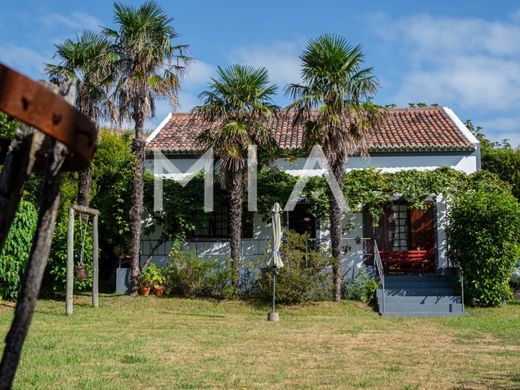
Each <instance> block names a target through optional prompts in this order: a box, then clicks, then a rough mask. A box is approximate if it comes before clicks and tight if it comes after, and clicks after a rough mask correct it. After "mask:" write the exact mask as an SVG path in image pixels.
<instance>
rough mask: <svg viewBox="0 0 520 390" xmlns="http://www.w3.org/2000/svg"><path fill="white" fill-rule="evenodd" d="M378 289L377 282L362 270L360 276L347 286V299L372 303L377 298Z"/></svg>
mask: <svg viewBox="0 0 520 390" xmlns="http://www.w3.org/2000/svg"><path fill="white" fill-rule="evenodd" d="M377 287H378V285H377V282H376V281H375V280H374V279H372V278H370V277H369V276H368V275H367V273H366V271H365V270H364V269H363V268H361V270H360V271H359V275H358V276H357V277H356V278H355V279H354V280H353V281H351V282H349V283H347V285H346V286H345V298H346V299H350V300H353V301H361V302H365V303H370V302H372V301H373V300H374V298H375V296H376V291H377Z"/></svg>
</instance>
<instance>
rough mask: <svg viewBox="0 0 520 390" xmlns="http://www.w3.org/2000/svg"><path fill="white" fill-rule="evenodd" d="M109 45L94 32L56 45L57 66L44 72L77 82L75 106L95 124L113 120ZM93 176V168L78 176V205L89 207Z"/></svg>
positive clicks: (54, 65)
mask: <svg viewBox="0 0 520 390" xmlns="http://www.w3.org/2000/svg"><path fill="white" fill-rule="evenodd" d="M110 47H111V43H110V41H109V40H108V39H107V38H106V37H105V36H102V35H99V34H96V33H94V32H92V31H85V32H83V33H82V34H81V35H80V36H78V37H76V40H72V39H67V40H66V41H65V42H63V43H62V44H58V45H56V53H55V55H54V57H57V58H58V63H57V64H47V65H46V68H45V71H46V73H47V75H48V76H49V77H50V78H51V80H52V81H54V82H62V81H63V80H64V79H65V78H72V79H74V80H77V81H78V95H77V97H76V106H77V107H78V108H79V110H80V111H81V112H83V113H84V114H85V115H87V116H89V117H90V118H91V119H92V120H93V121H94V122H95V123H98V122H99V121H100V120H101V119H103V118H107V117H108V116H110V114H111V112H110V108H111V104H110V100H109V99H108V92H109V87H110V84H111V82H112V81H113V76H112V75H113V66H114V62H115V59H116V57H115V54H114V53H113V52H111V50H110ZM91 181H92V172H91V169H90V167H87V168H85V169H84V170H82V171H81V172H79V180H78V198H77V202H78V204H80V205H82V206H88V204H89V201H90V187H91Z"/></svg>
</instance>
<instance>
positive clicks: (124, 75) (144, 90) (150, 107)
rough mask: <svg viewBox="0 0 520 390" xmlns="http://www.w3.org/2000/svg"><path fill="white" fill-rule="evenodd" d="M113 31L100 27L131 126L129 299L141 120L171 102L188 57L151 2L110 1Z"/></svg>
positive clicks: (134, 266)
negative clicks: (111, 50) (114, 57)
mask: <svg viewBox="0 0 520 390" xmlns="http://www.w3.org/2000/svg"><path fill="white" fill-rule="evenodd" d="M114 13H115V16H114V22H115V24H116V25H117V27H118V29H117V30H112V29H109V28H105V29H103V33H104V34H105V36H107V37H109V38H111V39H113V41H114V47H115V50H116V52H117V53H118V56H119V59H118V70H117V73H118V80H117V82H116V85H115V101H116V104H117V107H118V110H119V114H120V116H119V117H120V120H123V119H129V120H132V121H133V123H134V131H135V134H134V139H133V144H132V149H133V152H134V155H135V166H134V178H133V191H132V197H131V201H132V205H131V209H130V230H131V244H130V248H129V255H130V260H131V293H130V294H131V295H136V294H137V287H138V285H137V283H138V277H139V273H140V270H139V252H140V238H141V214H142V212H143V176H144V158H145V137H144V122H145V120H146V119H148V118H151V117H153V116H154V115H155V99H157V98H168V99H169V100H170V102H171V104H172V105H175V104H176V103H177V94H178V91H179V86H180V77H181V75H182V74H183V72H184V71H185V69H186V66H187V64H188V63H189V61H190V59H189V58H188V57H186V56H185V55H183V51H184V50H185V49H187V46H186V45H173V43H172V41H173V39H175V38H177V37H178V35H177V33H176V31H175V29H174V28H173V26H172V24H171V23H172V21H173V19H172V18H170V17H168V15H166V13H165V12H164V11H163V10H162V9H161V8H160V7H159V5H157V3H155V2H153V1H148V2H146V3H144V4H143V5H141V6H140V7H138V8H134V7H133V6H129V5H124V4H121V3H114Z"/></svg>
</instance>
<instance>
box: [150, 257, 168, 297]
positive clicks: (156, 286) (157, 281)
mask: <svg viewBox="0 0 520 390" xmlns="http://www.w3.org/2000/svg"><path fill="white" fill-rule="evenodd" d="M153 266H154V268H153V272H152V285H153V292H154V294H155V296H157V297H161V296H162V295H163V293H164V282H165V277H164V272H163V270H161V269H159V268H157V267H156V266H155V264H153Z"/></svg>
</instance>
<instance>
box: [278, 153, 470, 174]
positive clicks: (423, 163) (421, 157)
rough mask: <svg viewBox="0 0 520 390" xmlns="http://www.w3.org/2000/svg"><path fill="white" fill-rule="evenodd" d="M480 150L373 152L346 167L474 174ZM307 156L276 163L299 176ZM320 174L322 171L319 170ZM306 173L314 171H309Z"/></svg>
mask: <svg viewBox="0 0 520 390" xmlns="http://www.w3.org/2000/svg"><path fill="white" fill-rule="evenodd" d="M478 161H479V157H478V151H475V152H473V153H444V154H433V153H431V154H429V153H399V154H390V153H389V154H373V155H372V156H370V157H369V158H362V157H351V158H350V159H349V160H348V163H347V165H346V170H347V171H350V170H352V169H366V168H375V169H380V170H381V171H383V172H399V171H403V170H412V169H416V170H419V171H428V170H434V169H436V168H440V167H444V166H448V167H450V168H453V169H456V170H458V171H461V172H464V173H473V172H476V171H477V170H478ZM304 164H305V159H304V158H297V159H296V160H294V161H293V160H291V161H290V160H288V159H277V160H276V165H277V166H278V168H279V169H281V170H283V171H286V172H288V173H290V174H293V175H295V176H300V175H302V174H303V173H304V171H303V166H304ZM315 171H316V172H315V173H316V174H317V175H319V174H322V171H321V170H318V169H316V170H315ZM305 174H307V175H309V174H312V172H311V171H306V172H305Z"/></svg>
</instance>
